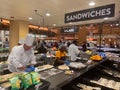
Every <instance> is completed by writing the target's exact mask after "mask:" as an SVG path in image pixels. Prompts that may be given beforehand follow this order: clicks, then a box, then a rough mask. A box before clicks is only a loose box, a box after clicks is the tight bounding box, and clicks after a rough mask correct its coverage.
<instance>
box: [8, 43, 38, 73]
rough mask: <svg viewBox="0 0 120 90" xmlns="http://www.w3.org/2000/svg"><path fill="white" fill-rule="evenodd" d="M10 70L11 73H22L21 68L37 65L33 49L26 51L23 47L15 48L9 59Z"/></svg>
mask: <svg viewBox="0 0 120 90" xmlns="http://www.w3.org/2000/svg"><path fill="white" fill-rule="evenodd" d="M8 63H9V65H8V68H9V70H10V71H11V72H21V71H20V70H19V69H17V68H19V67H22V66H27V65H30V64H36V60H35V55H34V51H33V49H30V50H27V51H25V50H24V48H23V45H20V46H15V47H14V48H13V49H12V51H11V53H10V55H9V57H8Z"/></svg>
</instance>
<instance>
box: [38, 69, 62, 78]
mask: <svg viewBox="0 0 120 90" xmlns="http://www.w3.org/2000/svg"><path fill="white" fill-rule="evenodd" d="M61 72H63V71H62V70H59V69H56V68H51V69H48V70H45V71H41V72H40V77H41V78H42V79H46V78H49V77H51V76H54V75H57V74H59V73H61Z"/></svg>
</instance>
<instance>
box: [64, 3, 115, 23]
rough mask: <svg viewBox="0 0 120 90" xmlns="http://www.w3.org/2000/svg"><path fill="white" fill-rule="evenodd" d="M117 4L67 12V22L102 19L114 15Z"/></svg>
mask: <svg viewBox="0 0 120 90" xmlns="http://www.w3.org/2000/svg"><path fill="white" fill-rule="evenodd" d="M114 15H115V4H109V5H105V6H100V7H95V8H91V9H86V10H81V11H76V12H71V13H66V14H65V21H64V22H65V23H69V22H78V21H85V20H93V19H100V18H105V17H114Z"/></svg>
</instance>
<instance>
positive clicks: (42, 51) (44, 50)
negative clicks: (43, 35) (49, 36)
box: [37, 43, 47, 54]
mask: <svg viewBox="0 0 120 90" xmlns="http://www.w3.org/2000/svg"><path fill="white" fill-rule="evenodd" d="M37 50H38V53H39V54H41V53H47V48H46V47H45V46H44V44H43V43H42V44H41V45H40V47H39V48H38V49H37Z"/></svg>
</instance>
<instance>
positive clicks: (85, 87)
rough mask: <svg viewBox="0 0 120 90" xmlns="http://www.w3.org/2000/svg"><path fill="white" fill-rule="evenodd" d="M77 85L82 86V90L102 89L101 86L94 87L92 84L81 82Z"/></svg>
mask: <svg viewBox="0 0 120 90" xmlns="http://www.w3.org/2000/svg"><path fill="white" fill-rule="evenodd" d="M77 87H80V88H82V90H101V88H100V87H92V86H88V85H85V84H81V83H78V84H77ZM80 90H81V89H80Z"/></svg>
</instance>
